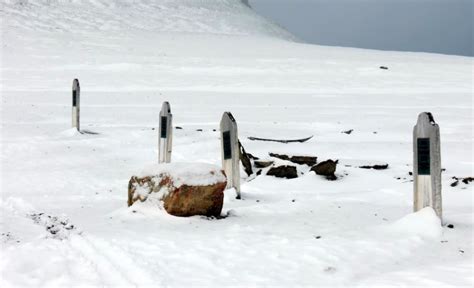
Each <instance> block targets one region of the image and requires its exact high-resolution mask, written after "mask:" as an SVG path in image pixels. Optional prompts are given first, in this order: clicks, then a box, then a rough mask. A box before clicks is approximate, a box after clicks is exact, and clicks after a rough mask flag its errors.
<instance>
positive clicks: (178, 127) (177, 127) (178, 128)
mask: <svg viewBox="0 0 474 288" xmlns="http://www.w3.org/2000/svg"><path fill="white" fill-rule="evenodd" d="M174 128H175V129H177V130H183V127H180V126H176V127H174Z"/></svg>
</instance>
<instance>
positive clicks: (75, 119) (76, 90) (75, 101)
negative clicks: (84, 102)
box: [72, 79, 81, 131]
mask: <svg viewBox="0 0 474 288" xmlns="http://www.w3.org/2000/svg"><path fill="white" fill-rule="evenodd" d="M80 96H81V87H80V86H79V80H77V79H74V81H72V127H74V128H76V129H77V131H80V130H81V127H80V112H81V105H80V104H81V101H80V99H81V97H80Z"/></svg>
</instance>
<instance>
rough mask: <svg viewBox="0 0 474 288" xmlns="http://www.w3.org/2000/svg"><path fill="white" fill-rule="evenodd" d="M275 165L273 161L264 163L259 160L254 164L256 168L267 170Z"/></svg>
mask: <svg viewBox="0 0 474 288" xmlns="http://www.w3.org/2000/svg"><path fill="white" fill-rule="evenodd" d="M273 163H274V162H273V161H264V160H257V161H254V162H253V164H254V165H255V167H256V168H267V167H269V166H271V165H272V164H273Z"/></svg>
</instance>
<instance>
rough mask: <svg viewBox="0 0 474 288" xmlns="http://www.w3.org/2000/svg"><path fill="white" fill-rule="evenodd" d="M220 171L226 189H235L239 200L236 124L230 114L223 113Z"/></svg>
mask: <svg viewBox="0 0 474 288" xmlns="http://www.w3.org/2000/svg"><path fill="white" fill-rule="evenodd" d="M220 130H221V154H222V169H224V172H225V174H226V176H227V188H232V187H233V188H235V190H236V192H237V199H240V149H239V136H238V132H237V122H236V121H235V119H234V117H233V116H232V114H231V113H230V112H224V114H223V115H222V120H221V125H220Z"/></svg>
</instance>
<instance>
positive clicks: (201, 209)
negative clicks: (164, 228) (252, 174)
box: [128, 163, 227, 217]
mask: <svg viewBox="0 0 474 288" xmlns="http://www.w3.org/2000/svg"><path fill="white" fill-rule="evenodd" d="M151 174H152V175H153V176H145V177H140V178H139V177H136V176H133V177H132V178H131V179H130V181H129V184H128V206H131V205H133V204H134V203H135V202H137V201H140V202H144V201H146V200H147V199H149V198H150V201H153V200H156V199H157V200H159V201H163V206H164V208H165V210H166V212H168V213H169V214H171V215H174V216H182V217H187V216H194V215H203V216H208V217H210V216H214V217H220V215H221V211H222V205H223V201H224V190H225V187H226V185H227V180H226V177H225V174H224V172H223V171H222V170H220V168H218V167H213V166H212V165H207V164H204V165H202V164H201V165H200V164H185V163H171V164H160V165H155V166H154V170H153V173H151ZM203 179H204V180H203ZM196 181H197V182H196ZM198 182H199V183H198ZM204 183H205V184H204Z"/></svg>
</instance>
